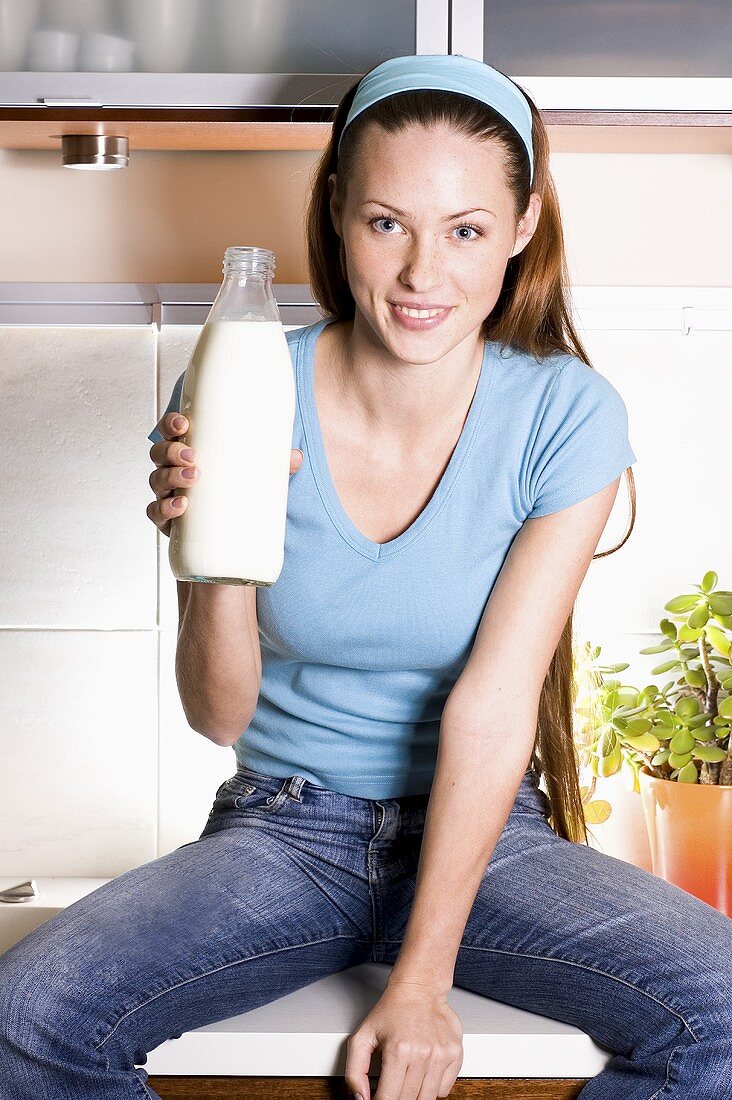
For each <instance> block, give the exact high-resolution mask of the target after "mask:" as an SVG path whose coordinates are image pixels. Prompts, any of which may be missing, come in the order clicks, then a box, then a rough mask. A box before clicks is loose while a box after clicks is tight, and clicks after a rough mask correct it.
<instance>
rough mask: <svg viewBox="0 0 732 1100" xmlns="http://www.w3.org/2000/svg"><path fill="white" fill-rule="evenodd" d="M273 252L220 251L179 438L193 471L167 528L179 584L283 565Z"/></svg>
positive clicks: (287, 425)
mask: <svg viewBox="0 0 732 1100" xmlns="http://www.w3.org/2000/svg"><path fill="white" fill-rule="evenodd" d="M274 267H275V262H274V253H273V252H271V251H270V250H269V249H267V248H256V247H253V246H237V247H231V248H227V249H226V253H225V255H224V267H223V271H224V280H223V282H222V284H221V288H220V290H219V292H218V294H217V296H216V298H215V300H214V303H213V305H212V307H211V311H210V313H209V315H208V317H207V319H206V321H205V323H204V325H203V328H202V329H201V332H200V335H199V337H198V340H197V342H196V345H195V347H194V349H193V353H192V355H191V358H190V362H189V364H188V367H187V368H186V373H185V377H184V380H183V389H182V393H181V401H180V411H181V412H182V413H183V414H184V415H185V416H186V417H187V418H188V421H189V428H188V431H187V432H186V434H185V436H184V437H181V439H182V441H183V442H185V443H186V445H187V446H189V447H192V448H193V450H194V451H195V452H196V460H195V465H196V466H197V467H198V469H199V470H200V475H199V477H198V478H197V479H196V481H195V482H194V484H193V485H191V486H190V487H189V488H186V489H177V490H176V492H182V493H184V494H185V496H187V497H188V504H187V505H186V509H185V511H184V513H183V515H181V516H177V517H176V518H174V519H173V521H172V525H171V529H170V547H169V552H168V556H169V560H170V565H171V568H172V570H173V574H174V576H175V577H176V579H177V580H181V581H203V582H207V583H209V584H254V585H262V586H265V585H271V584H274V582H275V581H276V580H277V578H278V576H279V575H280V572H281V570H282V566H283V563H284V547H285V521H286V517H287V493H288V489H289V482H290V451H291V447H292V428H293V422H294V417H295V381H294V377H293V368H292V360H291V358H290V352H289V349H288V346H287V339H286V336H285V330H284V328H283V327H282V323H281V321H280V317H279V312H278V310H277V303H276V301H275V298H274V294H273V292H272V279H273V276H274Z"/></svg>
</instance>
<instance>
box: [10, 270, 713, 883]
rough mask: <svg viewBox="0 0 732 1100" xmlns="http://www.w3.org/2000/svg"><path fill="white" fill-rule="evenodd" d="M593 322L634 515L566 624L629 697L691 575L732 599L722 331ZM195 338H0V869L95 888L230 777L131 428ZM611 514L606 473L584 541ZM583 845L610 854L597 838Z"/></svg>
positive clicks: (173, 842)
mask: <svg viewBox="0 0 732 1100" xmlns="http://www.w3.org/2000/svg"><path fill="white" fill-rule="evenodd" d="M608 289H612V288H608ZM593 316H595V315H593ZM603 324H604V322H602V321H599V322H597V323H596V324H595V325H594V326H590V327H587V328H585V329H584V330H583V331H582V336H583V339H584V340H585V343H586V346H587V349H588V351H589V353H590V356H591V358H592V361H593V363H594V365H595V366H596V367H597V369H599V370H600V371H601V372H602V373H603V374H605V375H606V376H607V377H608V378H609V379H610V380H611V381H612V382H613V383H614V384H615V385H616V386H617V388H618V389H619V390H620V392H621V393H622V395H623V397H624V399H625V402H626V405H627V407H628V410H629V418H630V438H631V443H632V445H633V449H634V450H635V453H636V455H637V457H638V462H637V464H636V466H635V467H634V475H635V480H636V489H637V508H638V514H637V519H636V527H635V530H634V532H633V534H632V536H631V538H630V540H629V542H628V543H626V545H625V546H624V547H623V548H622V550H620V551H619V552H618V553H616V554H614V555H612V556H611V557H609V558H602V559H598V560H597V561H595V562H594V563H593V564H592V566H591V567H590V571H589V573H588V576H587V578H586V580H585V583H584V585H583V588H582V591H581V593H580V597H579V600H578V605H577V615H576V623H577V627H578V632H579V633H580V635H581V637H583V638H584V637H586V638H588V639H589V640H590V641H592V642H593V643H594V644H600V645H602V647H603V658H605V657H606V658H607V660H608V661H620V660H627V661H630V663H631V667H630V669H628V671H627V672H626V673H624V674H623V678H624V680H625V681H626V682H630V683H635V684H637V685H639V686H640V685H641V684H643V683H647V682H649V681H650V680H651V679H653V678H652V677H651V676H650V669H651V668H652V667H653V665H654V663H656V660H657V659H656V658H653V657H641V656H639V655H638V650H639V649H640V648H641V647H643V646H646V645H649V644H652V643H653V642H654V641H656V640H657V631H658V621H659V619H660V618H661V617H662V616H663V614H664V612H663V604H664V603H665V602H666V600H668V599H669V598H670V597H671V596H673V595H676V594H677V593H679V592H681V591H684V590H686V589H688V586H689V585H690V584H692V583H698V582H699V581H700V580H701V577H702V575H703V573H704V572H705V571H706V570H708V569H714V570H716V571H717V572H718V573H719V575H720V584H721V586H722V587H725V588H732V556H731V555H730V519H729V509H728V498H729V488H730V474H729V470H730V458H729V429H728V425H727V416H728V410H729V408H730V406H731V405H732V380H731V373H730V370H731V367H730V349H731V347H732V332H730V331H729V330H727V331H724V330H723V329H722V328H720V329H718V330H715V329H714V328H713V327H711V328H708V329H707V330H706V331H702V330H699V331H697V330H692V332H691V333H689V334H688V335H684V334H683V332H682V328H681V327H680V326H679V327H677V328H676V329H674V328H672V327H661V328H654V327H653V324H652V323H649V324H648V325H647V326H646V327H641V328H640V329H639V328H637V327H635V328H633V327H626V328H623V327H620V328H619V327H617V323H616V322H613V323H611V324H610V325H609V326H608V327H603ZM197 333H198V327H197V326H195V327H194V326H191V327H182V326H181V327H178V326H175V327H173V326H171V327H170V328H168V329H167V330H166V329H164V330H163V331H162V332H161V333H160V334H157V332H156V330H155V329H154V328H151V329H148V328H106V329H100V328H85V329H81V328H53V329H51V328H40V327H35V328H34V327H28V328H23V327H18V328H13V327H6V328H2V329H0V387H1V389H2V397H3V400H2V407H3V411H4V418H3V421H4V427H5V433H4V444H5V454H4V471H3V474H4V476H3V481H2V508H1V509H0V566H1V567H2V572H1V580H0V875H2V876H11V877H13V878H16V879H17V880H22V879H26V878H30V877H33V876H43V875H46V876H99V877H111V876H115V875H117V874H120V873H122V872H123V871H125V870H127V869H129V868H130V867H133V866H136V865H139V864H140V863H143V862H146V861H149V860H151V859H154V858H155V857H156V856H158V855H162V854H164V853H166V852H168V851H171V850H172V849H173V848H175V847H177V846H178V845H180V844H184V843H186V842H187V841H189V840H192V839H194V838H195V837H197V836H198V835H199V833H200V832H201V830H202V828H203V826H204V824H205V821H206V817H207V814H208V811H209V809H210V806H211V801H212V799H213V795H214V792H215V790H216V788H217V786H218V785H219V783H220V782H221V781H222V780H223V779H224V778H226V776H228V775H230V774H232V772H233V771H234V769H235V760H234V754H233V750H232V749H231V748H221V747H219V746H216V745H213V744H212V743H211V742H209V741H207V740H206V739H205V738H203V737H201V736H200V735H199V734H197V733H195V732H194V731H192V730H191V729H190V727H189V726H188V724H187V722H186V719H185V716H184V714H183V710H182V707H181V704H180V700H179V697H178V689H177V685H176V681H175V644H176V630H177V622H178V613H177V595H176V585H175V581H174V579H173V577H172V574H171V572H170V568H169V565H168V558H167V554H168V540H167V539H166V538H164V537H163V536H158V535H157V532H156V529H155V527H154V526H153V524H152V523H151V522H150V521H149V520H148V518H147V516H146V514H145V509H146V507H147V505H148V503H149V501H150V500H151V499H152V490H151V489H150V487H149V483H148V479H149V476H150V473H151V472H152V469H153V466H152V464H151V462H150V458H149V449H150V443H149V441H148V440H147V438H146V436H147V434H148V432H149V431H150V430H151V429H152V427H153V426H154V425H155V423H156V422H157V420H158V418H159V416H160V415H161V413H162V411H163V409H164V408H165V405H166V404H167V401H168V398H169V396H170V393H171V390H172V387H173V383H174V381H175V379H176V378H177V377H178V375H179V374H180V372H181V371H182V370H183V369H184V367H185V365H186V363H187V361H188V356H189V354H190V351H191V349H192V347H193V343H194V341H195V337H196V335H197ZM627 516H628V500H627V490H626V485H625V481H622V482H621V488H620V492H619V494H618V498H617V501H616V505H615V508H614V511H613V515H612V516H611V517H610V520H609V521H608V525H607V528H606V531H605V533H604V535H603V539H602V541H601V544H600V547H599V549H600V550H602V549H605V548H608V547H610V546H612V545H614V543H615V542H617V541H618V540H619V539H620V537H621V536H622V534H623V533H624V531H625V528H626V521H627ZM158 578H159V581H158ZM158 607H159V614H158ZM636 797H637V796H636ZM636 809H637V813H638V815H639V816H638V822H639V828H641V817H640V814H641V809H640V799H637V806H636ZM594 835H595V837H596V843H597V846H598V847H601V848H604V849H605V850H609V851H611V852H612V851H613V841H612V830H611V829H609V828H608V827H606V826H599V827H596V828H595V829H594Z"/></svg>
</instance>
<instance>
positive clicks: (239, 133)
mask: <svg viewBox="0 0 732 1100" xmlns="http://www.w3.org/2000/svg"><path fill="white" fill-rule="evenodd" d="M332 113H333V108H332V107H328V108H324V107H317V108H303V107H295V108H289V107H267V108H261V107H234V108H229V107H227V108H218V107H217V108H210V109H206V108H161V107H155V108H143V107H134V108H123V107H102V108H96V109H84V110H80V109H78V108H75V109H69V108H66V109H64V108H49V107H4V108H0V148H3V149H57V150H59V151H60V148H61V137H62V135H63V134H110V135H117V136H124V137H127V138H128V139H129V143H130V153H131V155H134V153H135V151H136V150H152V149H157V150H180V151H184V150H194V149H197V150H218V151H223V150H232V151H233V150H270V151H275V150H290V149H296V150H314V151H317V150H320V149H322V148H323V147H324V146H325V144H326V142H327V140H328V136H329V134H330V129H331V123H330V121H327V120H328V119H329V118H330V117H331V116H332ZM542 117H543V119H544V122H545V123H546V125H547V126H548V128H549V135H550V139H551V146H552V150H553V151H554V152H573V153H579V152H587V153H595V152H639V153H642V152H648V153H656V152H658V153H676V152H678V153H683V152H693V153H730V152H732V112H724V111H597V110H573V111H570V110H548V111H543V112H542Z"/></svg>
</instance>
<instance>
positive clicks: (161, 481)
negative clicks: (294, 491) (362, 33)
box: [146, 412, 303, 536]
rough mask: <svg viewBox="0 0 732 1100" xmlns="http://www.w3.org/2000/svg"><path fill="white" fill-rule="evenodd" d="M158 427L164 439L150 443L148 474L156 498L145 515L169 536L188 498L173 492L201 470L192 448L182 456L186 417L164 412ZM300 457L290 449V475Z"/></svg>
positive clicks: (300, 460) (195, 477)
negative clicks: (188, 473) (151, 466)
mask: <svg viewBox="0 0 732 1100" xmlns="http://www.w3.org/2000/svg"><path fill="white" fill-rule="evenodd" d="M157 428H158V431H159V432H160V434H161V435H162V436H165V438H164V439H161V440H160V441H159V442H158V443H153V445H152V447H151V448H150V458H151V459H152V460H153V462H154V463H155V467H156V468H155V469H154V470H153V472H152V473H151V474H150V488H151V489H152V490H153V492H154V493H155V497H156V499H155V500H153V501H151V503H150V504H148V506H147V509H146V515H147V517H148V519H151V520H152V521H153V523H154V524H155V526H156V527H158V528H159V529H160V531H161V532H162V534H164V535H168V536H170V528H171V526H172V521H173V519H175V517H176V516H182V515H183V513H184V512H185V510H186V508H187V507H188V497H187V496H184V495H183V494H181V493H178V494H176V489H181V488H186V487H187V486H189V485H194V484H195V483H196V482H197V481H198V478H199V476H200V470H199V469H198V467H197V466H196V464H195V463H196V454H195V451H194V452H192V454H191V455H189V457H187V458H184V457H183V452H184V451H185V450H186V445H185V443H179V442H178V439H179V437H180V436H182V435H185V433H186V432H187V431H188V420H187V418H186V417H185V416H182V415H181V414H180V413H176V412H170V413H166V415H165V416H164V417H163V418H162V420H160V421H159V422H158V425H157ZM302 459H303V455H302V451H299V450H297V449H293V450H292V451H291V452H290V476H292V474H294V473H295V472H296V471H297V470H299V469H300V466H301V464H302ZM189 470H193V471H194V476H193V477H185V476H184V471H189ZM176 504H177V505H178V506H177V507H176Z"/></svg>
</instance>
